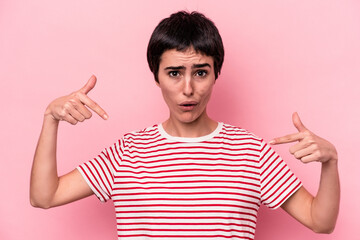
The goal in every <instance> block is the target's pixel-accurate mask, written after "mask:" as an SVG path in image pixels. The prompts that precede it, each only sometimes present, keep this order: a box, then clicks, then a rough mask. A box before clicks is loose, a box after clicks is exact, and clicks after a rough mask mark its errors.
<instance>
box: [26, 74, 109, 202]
mask: <svg viewBox="0 0 360 240" xmlns="http://www.w3.org/2000/svg"><path fill="white" fill-rule="evenodd" d="M95 84H96V78H95V76H92V77H91V78H90V79H89V81H88V82H87V84H86V85H85V86H84V87H83V88H81V89H80V90H79V91H76V92H74V93H72V94H70V95H68V96H64V97H60V98H58V99H55V100H54V101H53V102H51V103H50V104H49V106H48V107H47V109H46V111H45V115H44V121H43V126H42V130H41V133H40V138H39V141H38V145H37V147H36V151H35V155H34V161H33V166H32V170H31V179H30V202H31V205H33V206H34V207H41V208H50V207H55V206H59V205H63V204H66V203H70V202H73V201H75V200H78V199H81V198H84V197H87V196H90V195H91V194H92V191H91V189H90V187H89V186H88V185H87V183H86V182H85V180H84V179H83V177H82V176H81V174H80V172H78V171H77V170H76V169H75V170H73V171H71V172H70V173H68V174H66V175H63V176H61V177H59V176H58V173H57V163H56V146H57V131H58V126H59V121H67V122H69V123H71V124H76V123H77V122H79V121H80V122H82V121H84V120H86V119H88V118H90V117H91V115H92V114H91V112H90V111H89V110H88V108H90V109H92V110H93V111H95V112H96V113H97V114H99V115H100V116H101V117H102V118H104V119H107V115H106V113H105V111H104V110H103V109H102V108H101V107H100V106H99V105H97V104H96V103H95V102H94V101H92V100H91V99H90V98H89V97H87V95H86V94H87V93H88V92H89V91H90V90H91V89H92V88H94V86H95Z"/></svg>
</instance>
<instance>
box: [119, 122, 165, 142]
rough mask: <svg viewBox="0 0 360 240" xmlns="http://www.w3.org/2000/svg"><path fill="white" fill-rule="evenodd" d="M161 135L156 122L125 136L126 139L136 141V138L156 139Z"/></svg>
mask: <svg viewBox="0 0 360 240" xmlns="http://www.w3.org/2000/svg"><path fill="white" fill-rule="evenodd" d="M159 137H160V134H159V130H158V125H157V124H155V125H153V126H150V127H147V128H144V129H141V130H137V131H131V132H128V133H126V134H124V136H123V140H124V141H136V140H154V139H157V138H159Z"/></svg>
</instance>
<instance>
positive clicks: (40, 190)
mask: <svg viewBox="0 0 360 240" xmlns="http://www.w3.org/2000/svg"><path fill="white" fill-rule="evenodd" d="M58 125H59V122H58V121H56V120H54V119H53V118H52V117H51V116H49V115H45V117H44V122H43V126H42V130H41V133H40V137H39V141H38V145H37V147H36V151H35V155H34V160H33V166H32V170H31V180H30V201H31V204H32V205H33V206H35V207H43V208H48V207H50V204H51V200H52V198H53V196H54V194H55V192H56V189H57V186H58V182H59V178H58V174H57V164H56V145H57V131H58Z"/></svg>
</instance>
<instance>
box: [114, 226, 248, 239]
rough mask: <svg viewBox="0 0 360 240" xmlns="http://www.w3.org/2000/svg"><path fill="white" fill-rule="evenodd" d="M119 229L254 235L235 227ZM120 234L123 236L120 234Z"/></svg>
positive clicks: (126, 229) (121, 229)
mask: <svg viewBox="0 0 360 240" xmlns="http://www.w3.org/2000/svg"><path fill="white" fill-rule="evenodd" d="M118 229H119V230H120V232H121V231H150V232H153V231H154V232H157V231H158V232H161V231H165V232H167V231H169V232H172V231H176V232H205V231H206V232H215V231H220V232H238V233H247V234H251V235H254V233H253V232H250V231H246V230H238V229H235V228H232V229H226V228H225V229H221V228H212V229H201V228H200V229H187V228H174V229H171V228H170V229H166V228H165V229H162V228H118ZM121 236H123V235H122V234H121ZM178 236H179V237H182V236H183V235H178Z"/></svg>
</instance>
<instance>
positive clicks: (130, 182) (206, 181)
mask: <svg viewBox="0 0 360 240" xmlns="http://www.w3.org/2000/svg"><path fill="white" fill-rule="evenodd" d="M119 178H120V179H122V178H121V177H119ZM159 183H160V184H172V183H200V184H201V183H229V184H233V183H235V184H244V185H245V184H246V185H250V186H254V187H256V188H260V185H258V184H255V183H249V182H243V181H230V180H229V181H227V180H187V181H161V182H155V181H147V182H136V181H121V182H116V179H115V184H121V185H124V184H139V185H142V186H143V185H147V184H159ZM204 187H206V186H204ZM145 188H146V187H145ZM114 189H117V188H114ZM119 189H121V188H119ZM243 189H244V190H248V191H253V192H256V193H260V191H259V190H256V189H252V188H243Z"/></svg>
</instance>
